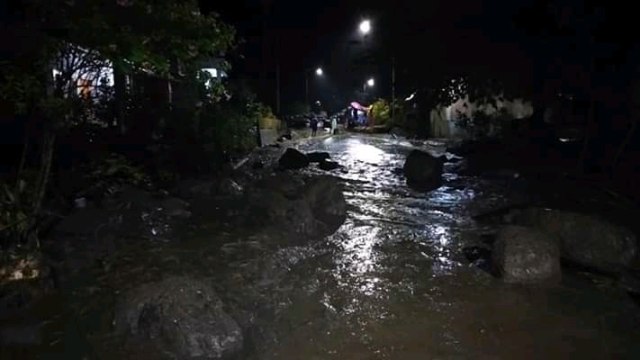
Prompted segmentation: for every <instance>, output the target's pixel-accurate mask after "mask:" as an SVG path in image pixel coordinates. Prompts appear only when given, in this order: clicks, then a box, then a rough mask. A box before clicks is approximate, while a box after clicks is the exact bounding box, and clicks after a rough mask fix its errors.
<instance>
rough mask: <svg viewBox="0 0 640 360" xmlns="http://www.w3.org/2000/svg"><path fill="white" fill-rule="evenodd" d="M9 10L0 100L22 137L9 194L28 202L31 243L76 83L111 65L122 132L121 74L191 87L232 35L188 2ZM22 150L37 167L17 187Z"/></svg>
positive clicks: (33, 4)
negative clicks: (26, 196)
mask: <svg viewBox="0 0 640 360" xmlns="http://www.w3.org/2000/svg"><path fill="white" fill-rule="evenodd" d="M16 5H17V6H15V9H17V10H16V11H15V13H14V14H12V15H14V16H13V17H10V20H11V23H10V25H9V26H8V27H7V28H8V29H10V30H11V31H12V32H13V33H12V34H8V35H9V38H14V39H17V41H15V42H13V43H12V44H11V47H10V48H9V49H7V50H8V51H7V53H9V54H11V55H12V56H11V57H10V58H8V59H6V61H5V63H4V64H3V66H2V69H1V70H0V80H1V82H0V94H1V95H0V96H2V98H3V100H4V101H6V102H7V103H9V104H10V106H11V107H12V110H11V112H12V113H13V114H14V115H15V117H16V119H19V120H21V121H22V124H21V126H22V127H23V128H24V129H26V130H25V131H24V133H25V134H26V135H25V142H24V145H25V146H24V151H23V155H22V159H21V160H20V161H19V166H18V171H17V173H16V182H15V183H16V186H15V190H14V191H13V194H18V193H20V191H19V190H20V189H27V191H30V192H31V193H33V194H35V196H34V197H33V198H32V199H30V201H28V202H27V203H25V204H23V205H24V207H25V208H27V209H28V210H27V213H28V215H29V216H28V218H29V220H28V221H29V224H30V225H29V226H27V227H26V230H25V231H24V232H23V233H21V234H20V235H19V237H21V238H33V237H34V235H37V231H36V230H37V229H36V227H35V224H36V220H37V218H38V216H39V214H40V208H41V206H42V202H43V199H44V195H45V191H46V188H47V184H48V180H49V177H50V172H51V163H52V158H53V152H54V145H55V139H56V136H57V135H58V134H59V132H60V131H61V130H63V129H65V128H67V127H68V126H71V125H73V124H74V121H77V119H78V116H79V111H80V110H81V107H80V108H79V107H77V106H76V105H77V104H78V103H77V99H78V97H77V96H75V94H76V90H77V88H76V87H77V85H78V80H79V79H81V78H83V77H87V76H97V75H96V74H99V73H100V72H101V69H103V68H105V67H107V66H109V65H113V67H114V70H115V82H116V103H117V106H116V107H117V108H118V110H117V113H118V120H119V121H120V122H121V125H123V121H124V115H125V112H124V98H125V90H126V89H125V87H124V83H123V81H122V80H123V75H124V74H127V73H133V72H137V71H141V72H148V73H153V74H155V75H156V76H160V77H164V78H166V79H178V80H179V79H182V78H186V79H187V80H189V81H190V80H193V79H195V78H196V74H197V72H198V70H199V63H200V62H201V61H203V60H206V59H208V58H212V57H222V56H224V54H225V53H226V52H227V51H228V50H230V49H231V48H232V47H233V43H234V31H233V29H232V28H231V27H230V26H228V25H226V24H225V23H223V22H222V21H221V20H220V19H219V17H218V16H217V15H216V14H208V15H202V14H200V13H199V11H198V3H197V1H194V0H186V1H179V0H167V1H155V0H118V1H101V0H83V1H65V0H54V1H46V2H37V1H30V0H23V1H18V2H16ZM223 65H225V63H223ZM53 69H56V70H57V73H56V78H55V81H54V79H53V76H52V70H53ZM29 144H36V145H37V146H38V149H39V151H40V156H39V159H40V161H39V163H40V164H39V165H38V166H37V168H38V171H37V175H36V176H34V179H32V180H30V181H31V182H27V186H24V183H25V181H24V179H23V177H24V173H23V168H25V167H27V166H28V164H27V159H29V157H28V156H27V153H28V152H30V150H31V149H30V146H29ZM11 197H12V198H15V196H11ZM0 200H2V199H0ZM3 222H4V221H3ZM3 225H6V226H14V224H12V223H11V222H6V223H5V224H3ZM23 240H24V239H23Z"/></svg>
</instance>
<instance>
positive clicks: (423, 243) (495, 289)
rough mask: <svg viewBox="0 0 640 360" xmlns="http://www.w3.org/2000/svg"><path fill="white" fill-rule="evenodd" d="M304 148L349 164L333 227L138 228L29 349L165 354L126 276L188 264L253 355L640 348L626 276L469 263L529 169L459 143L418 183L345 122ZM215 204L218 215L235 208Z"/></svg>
mask: <svg viewBox="0 0 640 360" xmlns="http://www.w3.org/2000/svg"><path fill="white" fill-rule="evenodd" d="M416 146H422V145H420V144H418V145H416ZM299 148H300V149H301V150H303V151H328V152H330V153H331V157H332V158H333V160H336V161H338V162H339V163H340V164H342V165H343V166H344V169H342V170H335V171H334V172H332V173H333V174H334V175H335V176H338V177H339V178H341V179H342V182H343V184H344V194H345V197H346V200H347V203H348V216H347V220H346V222H345V223H344V224H343V225H342V226H341V228H340V229H339V230H338V231H337V232H336V233H335V234H333V235H331V236H329V237H327V238H324V239H319V240H318V239H316V240H311V239H296V241H292V242H289V241H285V242H282V243H278V242H276V241H274V239H278V237H279V236H280V234H279V233H277V232H276V233H261V232H258V233H255V232H252V231H251V230H250V229H246V232H245V233H242V232H243V231H244V230H243V228H242V227H236V228H233V227H230V228H228V229H222V230H221V229H220V228H215V229H214V228H211V227H209V225H208V224H206V223H204V224H193V225H194V226H195V225H197V226H196V227H197V228H198V229H199V230H197V231H191V232H185V233H184V234H182V235H183V236H182V237H181V240H180V241H179V242H176V243H153V242H151V243H149V242H142V243H140V242H132V247H131V248H127V249H123V250H121V251H119V254H116V255H114V256H113V258H111V259H105V260H104V261H103V262H102V264H101V265H100V267H99V268H98V269H93V270H91V271H85V272H83V273H82V277H83V278H86V281H85V284H86V285H77V286H76V287H74V288H73V289H69V290H68V291H61V292H60V293H58V294H57V295H55V296H54V297H53V298H50V299H45V300H44V301H42V302H41V303H42V307H41V309H40V310H38V307H36V309H35V310H33V311H32V316H34V317H36V318H37V317H39V316H40V315H39V314H38V311H42V312H43V315H42V318H51V320H47V321H45V322H44V323H43V325H42V326H43V329H44V330H43V332H44V335H43V341H42V342H41V343H42V346H40V347H37V348H32V349H27V352H25V353H22V354H23V355H21V356H19V357H18V358H69V359H73V358H79V359H80V358H87V359H93V358H96V359H112V358H113V359H121V358H135V359H157V358H162V357H163V356H166V354H164V355H163V354H154V353H151V352H148V351H147V349H142V348H141V349H137V350H136V351H138V353H134V352H132V351H131V349H129V350H123V349H124V347H121V341H122V340H123V339H119V338H118V337H117V336H114V334H113V333H112V332H113V313H112V309H113V305H114V302H115V301H116V300H117V298H118V297H119V294H121V293H122V292H124V291H125V290H126V289H128V288H133V287H135V286H136V285H137V284H141V283H145V282H150V281H157V280H158V279H162V278H164V277H166V276H167V275H176V274H177V275H187V276H195V277H199V278H204V279H207V281H210V282H211V283H212V284H214V285H215V288H216V290H217V291H218V293H219V295H220V296H221V297H222V298H223V301H224V302H225V306H226V310H227V311H228V312H229V313H230V314H232V315H233V316H234V318H235V319H236V320H237V321H238V322H239V323H240V324H241V325H242V326H243V328H245V329H248V330H247V332H246V333H245V342H246V343H247V344H246V348H247V350H246V352H245V353H243V354H242V355H241V356H240V358H242V359H538V358H544V359H566V358H588V359H609V358H616V359H635V358H640V332H639V331H638V330H637V329H638V324H640V320H639V319H640V307H638V305H637V304H636V303H634V302H633V301H632V299H631V298H630V297H629V296H628V294H627V293H626V292H625V291H623V290H621V289H620V288H619V287H616V286H614V285H612V284H608V283H606V282H594V281H593V278H592V277H589V276H583V275H582V274H580V273H579V272H575V271H565V272H564V273H563V282H562V284H561V285H559V286H556V287H543V286H512V285H506V284H503V283H502V282H500V280H499V279H496V278H494V277H493V276H492V275H490V274H489V273H488V272H486V271H484V270H482V269H480V268H479V267H477V266H475V265H473V264H470V263H469V261H468V259H467V257H466V256H465V249H466V248H469V247H476V246H477V247H486V246H487V245H486V236H484V235H486V234H487V233H490V232H491V231H492V230H495V229H492V228H491V226H489V225H486V224H485V225H483V224H478V223H476V222H475V221H474V220H473V218H472V215H474V214H477V213H481V212H483V211H486V210H490V209H495V208H498V207H501V206H504V205H507V204H511V203H518V202H521V201H523V200H526V199H527V198H528V197H530V195H531V194H530V193H528V191H527V187H526V186H524V184H523V183H521V182H520V181H504V180H500V179H496V178H492V179H482V178H478V177H471V176H464V175H461V174H460V173H459V172H458V170H456V169H458V165H459V161H460V159H458V158H455V157H451V156H450V157H451V158H450V160H451V161H449V162H447V163H446V164H445V174H444V184H443V186H442V187H440V188H439V189H437V190H434V191H431V192H429V193H420V192H415V191H413V190H411V189H409V188H408V187H407V186H406V185H405V181H404V178H403V177H402V175H400V174H399V171H398V169H399V168H401V167H402V165H403V163H404V159H405V158H406V155H407V154H408V153H409V151H410V150H411V149H413V148H414V145H412V144H411V143H409V142H407V141H406V140H401V139H395V138H393V137H389V136H364V135H340V136H335V137H330V138H322V139H314V140H312V141H308V142H306V143H304V144H302V145H300V146H299ZM423 148H424V149H426V150H429V151H431V152H433V153H434V154H436V155H438V154H444V149H443V148H434V147H423ZM448 155H451V154H448ZM304 172H308V173H312V174H326V173H325V172H323V171H322V170H319V169H317V168H315V165H313V166H312V167H311V168H309V169H307V170H304ZM295 174H299V172H294V173H292V176H294V175H295ZM205 205H206V206H208V210H207V212H208V213H210V217H211V218H212V219H213V221H214V222H215V221H218V220H219V218H220V216H221V215H222V212H223V211H222V210H220V211H221V213H218V207H216V206H212V205H211V204H205ZM231 216H234V215H233V214H232V215H231ZM236 217H237V216H236ZM196 220H197V221H201V219H194V220H193V221H196ZM274 244H275V245H274ZM277 244H284V245H277ZM287 244H288V245H287ZM291 244H297V245H291ZM17 320H19V321H24V319H23V318H22V317H21V318H20V319H17ZM34 321H39V320H37V319H34ZM32 354H35V356H31V355H32Z"/></svg>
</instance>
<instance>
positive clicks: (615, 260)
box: [513, 208, 638, 272]
mask: <svg viewBox="0 0 640 360" xmlns="http://www.w3.org/2000/svg"><path fill="white" fill-rule="evenodd" d="M513 221H514V222H516V223H518V224H524V225H529V226H535V227H537V228H540V229H542V230H544V231H546V232H548V233H550V234H552V235H554V236H555V237H556V238H557V239H558V240H559V241H560V251H561V254H562V257H563V258H564V259H566V260H568V261H570V262H573V263H576V264H579V265H582V266H586V267H589V268H593V269H596V270H599V271H604V272H619V271H621V270H623V269H624V268H626V267H628V266H629V265H630V264H631V263H632V261H633V260H634V259H635V257H636V255H637V253H638V243H637V239H636V236H635V235H634V234H633V233H632V232H631V231H630V230H628V229H626V228H623V227H620V226H618V225H615V224H612V223H610V222H608V221H605V220H602V219H599V218H597V217H595V216H590V215H585V214H579V213H574V212H568V211H561V210H552V209H542V208H528V209H524V210H520V211H518V212H517V213H516V214H514V215H513Z"/></svg>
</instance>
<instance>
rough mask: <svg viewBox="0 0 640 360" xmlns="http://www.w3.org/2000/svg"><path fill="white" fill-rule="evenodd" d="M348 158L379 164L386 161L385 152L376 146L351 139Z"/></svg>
mask: <svg viewBox="0 0 640 360" xmlns="http://www.w3.org/2000/svg"><path fill="white" fill-rule="evenodd" d="M347 156H349V157H350V158H351V159H354V160H359V161H362V162H365V163H369V164H379V163H381V162H382V160H383V159H384V156H385V152H384V151H383V150H380V149H379V148H377V147H375V146H372V145H368V144H363V143H362V142H360V141H359V140H357V139H350V140H349V142H348V148H347Z"/></svg>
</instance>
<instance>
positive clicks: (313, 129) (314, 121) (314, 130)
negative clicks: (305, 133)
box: [309, 117, 318, 136]
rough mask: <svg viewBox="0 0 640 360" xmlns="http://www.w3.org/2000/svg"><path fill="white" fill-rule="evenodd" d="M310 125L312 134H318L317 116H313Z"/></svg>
mask: <svg viewBox="0 0 640 360" xmlns="http://www.w3.org/2000/svg"><path fill="white" fill-rule="evenodd" d="M309 126H310V127H311V136H316V133H317V132H318V119H316V118H315V117H313V118H311V122H310V124H309Z"/></svg>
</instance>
